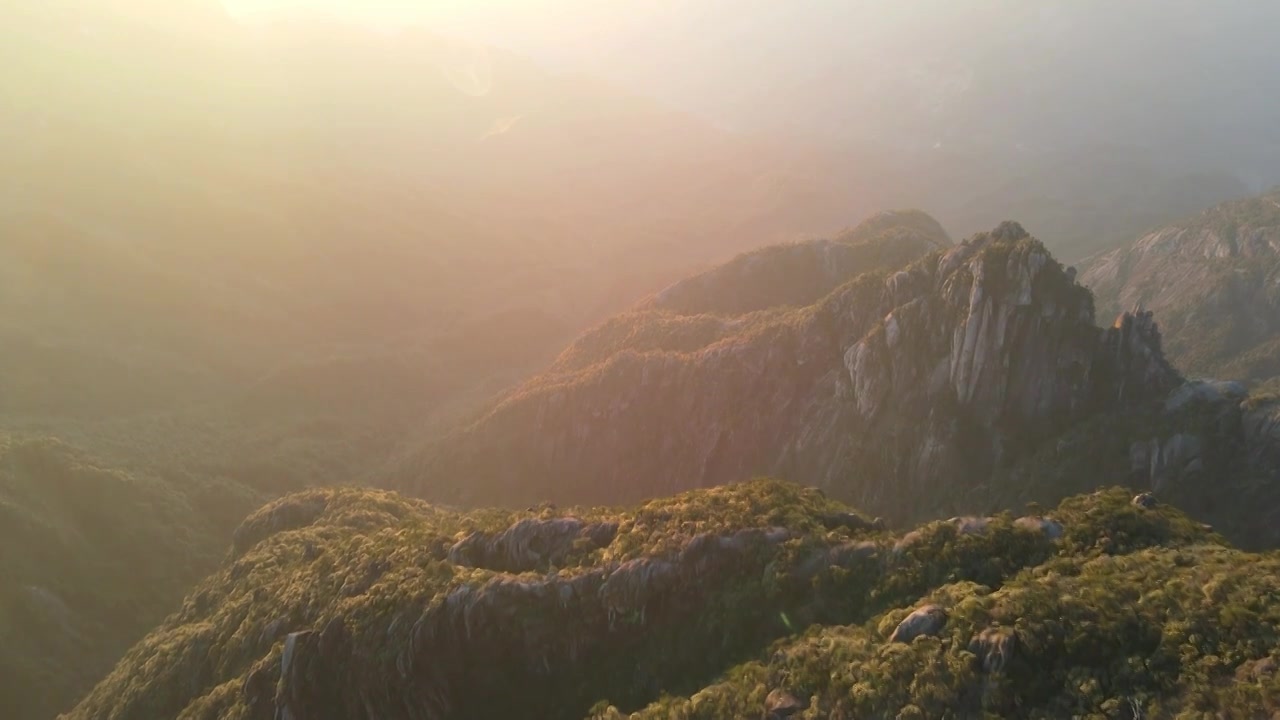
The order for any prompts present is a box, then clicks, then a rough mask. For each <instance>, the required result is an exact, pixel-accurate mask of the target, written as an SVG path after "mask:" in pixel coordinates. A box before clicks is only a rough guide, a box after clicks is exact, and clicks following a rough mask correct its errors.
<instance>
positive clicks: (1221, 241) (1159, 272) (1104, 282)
mask: <svg viewBox="0 0 1280 720" xmlns="http://www.w3.org/2000/svg"><path fill="white" fill-rule="evenodd" d="M1080 277H1081V281H1082V282H1084V283H1085V284H1086V285H1088V286H1089V287H1090V288H1092V289H1093V291H1094V293H1095V294H1096V295H1097V297H1098V301H1099V303H1100V304H1101V305H1103V306H1104V307H1110V308H1115V307H1125V308H1129V307H1134V306H1137V305H1141V306H1143V307H1145V308H1147V309H1149V310H1152V311H1154V312H1155V313H1156V314H1157V316H1158V317H1160V318H1161V326H1162V327H1163V328H1164V336H1165V340H1166V349H1167V351H1168V353H1169V356H1170V358H1171V359H1172V360H1173V361H1174V362H1175V363H1176V364H1177V365H1178V366H1179V367H1180V368H1184V369H1185V370H1186V371H1187V372H1190V373H1195V374H1200V375H1208V376H1212V377H1222V378H1230V379H1233V380H1244V381H1254V382H1265V381H1266V380H1268V379H1270V378H1273V377H1276V376H1278V375H1280V292H1277V290H1276V288H1277V286H1278V284H1280V190H1276V191H1272V192H1270V193H1267V194H1265V195H1261V196H1259V197H1254V198H1248V199H1245V200H1237V201H1233V202H1228V203H1223V204H1221V205H1218V206H1216V207H1213V208H1210V209H1208V210H1205V211H1204V212H1202V213H1200V214H1199V215H1197V216H1195V217H1192V218H1188V219H1186V220H1184V221H1182V222H1179V223H1174V224H1172V225H1168V226H1166V227H1162V228H1160V229H1158V230H1154V231H1152V232H1150V233H1147V234H1146V235H1143V236H1142V237H1141V238H1139V239H1137V240H1135V241H1133V242H1131V243H1129V244H1127V245H1125V246H1123V247H1120V248H1117V249H1115V250H1112V251H1110V252H1107V253H1103V254H1101V255H1098V256H1096V257H1094V258H1091V259H1090V260H1089V261H1088V262H1087V263H1086V264H1085V265H1084V267H1083V271H1082V272H1081V276H1080Z"/></svg>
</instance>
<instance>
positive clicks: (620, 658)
mask: <svg viewBox="0 0 1280 720" xmlns="http://www.w3.org/2000/svg"><path fill="white" fill-rule="evenodd" d="M1131 497H1132V496H1131V494H1130V493H1128V492H1126V491H1124V490H1119V489H1116V490H1106V491H1099V492H1096V493H1093V494H1091V495H1086V496H1080V497H1075V498H1071V499H1068V500H1066V501H1064V502H1063V503H1062V504H1061V505H1060V506H1058V507H1057V508H1056V509H1053V510H1050V511H1048V512H1036V513H1034V514H1031V515H1028V516H1026V517H1022V518H1017V519H1015V516H1013V515H1009V514H1002V515H998V516H995V517H990V518H981V517H970V518H955V519H953V520H951V521H938V522H933V523H929V524H927V525H925V526H922V527H920V528H917V529H915V530H913V531H911V532H909V533H905V534H902V533H898V532H891V531H888V530H884V529H882V527H881V526H880V525H879V524H877V523H873V522H870V521H868V520H866V519H865V517H863V516H861V515H859V514H858V513H857V512H856V511H854V510H852V509H850V508H848V507H846V506H843V505H841V504H839V503H837V502H834V501H832V500H829V499H827V498H825V497H824V496H823V495H822V494H821V493H820V492H818V491H816V490H812V489H802V488H799V487H797V486H793V485H788V484H782V483H777V482H773V481H764V480H760V481H755V482H750V483H744V484H738V485H733V486H728V487H723V488H716V489H711V490H701V491H696V492H691V493H686V494H683V495H679V496H676V497H672V498H665V499H656V500H651V501H648V502H646V503H644V504H643V505H639V506H636V507H632V508H625V509H621V508H620V509H603V508H594V509H592V508H565V509H558V508H555V507H552V506H542V507H540V508H530V509H529V510H528V511H519V512H509V511H473V512H470V513H466V514H460V513H455V512H450V511H446V510H444V509H441V508H437V507H432V506H429V505H426V504H424V503H422V502H419V501H414V500H408V499H405V498H401V497H399V496H396V495H394V494H388V493H381V492H376V491H368V490H363V491H357V490H350V491H331V490H326V491H319V490H316V491H309V492H307V493H304V494H301V495H296V496H291V497H288V498H285V499H283V500H281V501H279V502H277V503H274V504H273V505H271V506H268V507H266V508H264V509H263V510H261V511H259V512H258V513H256V514H254V515H253V516H252V517H251V518H250V519H249V520H247V521H246V522H245V524H244V525H242V526H241V528H240V530H238V531H237V533H236V542H235V547H234V550H233V553H232V555H231V556H229V557H228V558H227V560H226V561H225V563H224V565H223V566H222V568H221V569H220V570H219V571H218V572H217V573H215V574H214V575H212V576H210V577H209V578H208V579H207V580H206V581H205V582H203V583H202V584H201V585H200V586H199V587H198V588H197V589H196V590H195V591H194V592H193V593H192V594H191V595H190V596H189V597H188V599H187V601H186V602H185V603H184V605H183V607H182V609H181V610H180V611H178V612H177V613H176V614H174V615H173V616H171V617H170V618H169V619H168V620H166V621H165V623H164V624H163V625H162V626H161V627H160V628H158V629H157V630H156V631H155V632H153V633H152V634H151V635H150V636H149V637H148V638H147V639H146V640H144V641H143V642H142V643H140V644H139V645H138V646H137V647H136V648H135V649H134V650H133V651H131V652H130V653H129V654H128V655H127V656H126V657H125V659H124V660H123V661H122V662H121V663H120V665H119V666H118V667H117V668H116V670H115V671H114V672H113V673H112V674H111V675H110V676H109V677H108V678H106V679H105V680H104V681H103V682H102V683H101V684H100V685H99V686H98V687H97V689H95V690H94V692H93V693H91V694H90V695H89V697H88V698H87V699H86V700H85V701H84V702H83V703H82V704H81V705H80V706H79V707H78V708H76V709H75V710H74V711H73V712H71V713H70V714H68V715H66V716H64V717H65V718H68V720H88V719H90V718H115V719H118V720H125V719H128V718H138V719H141V718H156V717H177V718H183V719H195V718H215V717H216V718H222V719H224V720H236V719H240V718H245V719H248V718H261V719H263V720H265V719H266V718H271V717H306V718H320V719H323V718H335V719H336V718H373V717H378V718H419V719H422V720H433V719H435V718H446V717H448V718H463V719H465V718H492V717H513V716H520V717H539V718H584V717H588V716H589V717H593V718H617V717H625V716H626V715H625V713H627V712H630V711H633V710H635V711H639V712H640V713H641V714H640V715H639V717H691V718H693V717H696V718H709V719H710V718H724V719H726V720H727V719H728V718H741V717H761V716H765V717H770V718H783V717H788V716H794V715H795V713H796V712H798V711H799V709H800V708H802V707H808V708H809V709H808V710H807V711H806V713H807V714H805V715H804V717H821V718H850V717H894V716H897V717H953V716H954V717H961V716H972V715H974V714H977V713H978V712H979V711H981V710H986V711H988V712H995V713H1001V714H1004V715H1012V716H1018V717H1048V716H1054V717H1057V716H1064V715H1072V714H1086V713H1095V714H1100V715H1115V714H1116V713H1120V712H1129V713H1131V714H1130V715H1127V717H1138V716H1151V717H1163V716H1171V715H1174V714H1177V713H1179V712H1183V711H1187V712H1190V711H1196V712H1218V713H1225V714H1226V715H1227V716H1231V717H1237V716H1246V715H1244V714H1243V713H1246V710H1248V711H1252V710H1256V709H1258V708H1262V707H1267V708H1272V707H1273V706H1274V704H1275V702H1276V699H1277V695H1276V692H1277V690H1278V689H1280V688H1277V686H1276V675H1275V672H1274V670H1275V662H1276V658H1277V655H1278V652H1280V651H1278V649H1277V647H1276V638H1277V623H1280V616H1277V615H1276V608H1277V606H1276V604H1275V603H1274V602H1269V601H1268V600H1267V598H1273V597H1274V596H1275V595H1276V594H1277V593H1280V586H1278V585H1277V578H1280V573H1277V572H1276V570H1277V569H1280V567H1278V566H1277V563H1278V562H1280V561H1278V560H1277V558H1276V557H1275V556H1274V555H1251V554H1248V553H1244V552H1241V551H1239V550H1235V549H1232V548H1230V547H1229V546H1227V545H1225V544H1224V543H1223V541H1222V540H1221V538H1220V537H1218V536H1216V535H1214V534H1212V533H1211V532H1210V531H1209V530H1207V529H1205V528H1204V527H1203V526H1201V525H1198V524H1197V523H1194V522H1192V521H1190V520H1188V519H1187V518H1186V517H1185V516H1184V515H1182V514H1181V513H1179V512H1177V511H1176V510H1174V509H1172V508H1171V507H1170V506H1168V505H1165V504H1161V503H1156V502H1152V501H1150V500H1149V498H1148V497H1147V496H1139V497H1138V498H1135V499H1134V500H1133V501H1132V502H1131V500H1130V498H1131ZM650 703H656V704H655V705H650ZM1268 711H1270V710H1268Z"/></svg>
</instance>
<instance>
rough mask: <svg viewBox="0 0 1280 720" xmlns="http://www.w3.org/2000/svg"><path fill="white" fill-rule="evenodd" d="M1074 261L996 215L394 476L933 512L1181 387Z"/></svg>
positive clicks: (477, 487)
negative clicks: (709, 489)
mask: <svg viewBox="0 0 1280 720" xmlns="http://www.w3.org/2000/svg"><path fill="white" fill-rule="evenodd" d="M1073 275H1074V273H1073V272H1072V271H1069V270H1066V269H1064V268H1062V267H1061V266H1060V265H1059V264H1058V263H1057V262H1055V261H1054V260H1053V259H1052V258H1051V257H1050V255H1049V254H1048V252H1047V251H1046V250H1045V249H1044V247H1043V246H1042V245H1041V244H1040V243H1039V242H1037V241H1035V240H1034V239H1032V238H1030V237H1029V236H1028V235H1027V233H1026V232H1025V231H1024V230H1023V229H1022V228H1021V227H1020V226H1018V225H1017V224H1016V223H1006V224H1004V225H1001V226H1000V227H999V228H997V229H996V230H995V231H993V232H990V233H984V234H981V235H978V236H975V237H973V238H971V239H970V240H968V241H966V242H965V243H963V244H961V245H959V246H956V247H954V248H951V249H949V250H945V251H938V252H935V253H933V254H931V255H929V256H927V257H925V258H923V259H921V260H919V261H917V262H915V263H912V264H911V265H910V266H907V267H905V268H903V269H901V270H898V271H896V272H892V273H887V274H886V273H872V274H864V275H862V276H859V277H858V278H856V279H854V280H852V281H850V282H848V283H847V284H845V285H844V286H842V287H840V288H839V289H837V290H836V291H834V292H832V293H831V294H830V295H828V296H827V297H825V298H824V299H822V300H821V301H819V302H818V303H816V304H814V305H811V306H809V307H806V308H802V309H798V310H791V311H785V312H773V313H771V314H768V315H765V316H759V317H756V318H755V319H754V320H753V321H752V322H751V323H747V324H745V325H744V326H743V327H741V328H734V329H733V331H732V332H722V333H718V334H713V335H711V336H710V337H709V339H708V342H707V343H706V344H705V345H700V346H697V347H694V348H691V349H683V348H682V349H668V348H662V347H658V348H657V349H651V348H640V349H631V348H626V347H623V348H622V349H620V350H619V351H618V352H616V353H614V354H613V355H612V356H610V357H608V359H605V360H603V361H601V362H597V363H595V364H593V365H589V366H587V367H583V368H581V369H579V370H577V371H575V372H560V373H553V374H548V375H546V376H543V377H542V378H537V379H535V380H533V381H531V382H530V383H529V384H527V385H526V386H525V387H523V388H521V389H519V390H517V391H516V392H514V393H512V394H511V395H509V396H507V397H506V398H504V399H503V401H502V402H500V403H499V404H497V405H496V406H495V407H493V408H492V409H491V410H490V411H489V412H488V413H487V414H486V415H485V416H483V417H481V418H480V419H479V420H478V421H477V422H475V423H474V424H473V425H470V426H468V427H466V428H465V429H463V430H461V431H459V432H457V433H456V434H455V435H454V436H453V437H451V438H449V439H448V440H447V441H446V442H444V443H442V444H441V445H440V446H439V447H436V448H433V449H431V450H429V451H427V452H426V453H423V454H422V455H421V456H419V457H417V458H415V459H414V460H413V461H411V462H409V463H407V464H406V465H405V467H404V468H402V475H401V478H402V481H403V482H404V483H405V485H406V486H407V487H410V488H412V489H413V490H414V491H416V492H419V493H422V494H424V495H425V496H427V497H431V498H440V499H444V500H447V501H450V502H460V503H465V504H476V503H484V502H502V503H527V502H536V501H539V500H543V499H554V500H557V501H572V502H601V503H611V502H618V501H625V500H632V499H636V498H640V497H645V496H652V495H654V494H661V493H664V492H672V491H678V490H681V489H687V488H694V487H705V486H711V485H716V484H721V483H724V482H730V481H734V480H737V479H740V478H743V477H750V476H752V475H757V474H769V475H781V476H783V477H787V478H790V479H794V480H797V481H800V482H804V483H811V484H816V485H819V486H821V487H823V488H826V489H828V490H830V491H831V492H833V493H835V494H837V495H838V496H840V497H842V498H846V499H849V500H851V501H854V502H855V503H857V504H859V505H862V506H864V507H867V508H868V509H871V510H873V511H875V512H877V513H882V514H885V515H887V516H890V517H891V518H893V519H897V520H905V519H908V518H910V517H919V516H922V515H928V514H932V513H935V512H938V511H939V510H942V509H944V508H946V509H949V508H951V507H953V506H956V504H957V502H958V501H957V498H958V497H960V496H961V495H963V493H964V492H965V491H966V490H969V489H972V488H974V487H975V486H977V485H978V484H980V483H982V482H984V481H985V479H986V477H987V476H989V475H990V474H991V472H992V471H993V470H994V469H996V468H997V467H999V466H1001V465H1004V464H1008V463H1009V462H1010V461H1011V460H1012V459H1013V458H1014V457H1015V456H1017V455H1018V454H1019V453H1020V452H1022V449H1023V448H1025V447H1029V446H1033V445H1034V443H1036V442H1038V441H1042V440H1044V439H1046V438H1048V437H1050V436H1052V435H1053V434H1054V433H1056V432H1059V431H1061V430H1062V429H1063V428H1065V427H1068V426H1070V425H1071V424H1072V423H1073V422H1077V421H1080V420H1082V419H1085V418H1088V417H1090V416H1092V415H1095V414H1098V413H1104V412H1109V411H1111V410H1114V409H1116V408H1119V407H1125V408H1132V407H1139V406H1141V405H1142V404H1144V403H1151V402H1155V401H1157V400H1159V399H1161V398H1163V397H1164V395H1165V394H1167V392H1168V391H1169V390H1170V389H1172V388H1173V387H1174V386H1175V385H1176V384H1177V383H1178V382H1179V378H1178V376H1177V374H1176V373H1175V372H1174V371H1173V370H1172V368H1170V367H1169V365H1168V364H1167V363H1165V362H1164V360H1163V357H1162V355H1161V351H1160V344H1159V335H1158V333H1157V332H1156V330H1155V327H1154V324H1153V323H1152V321H1151V318H1150V316H1148V315H1145V314H1140V315H1126V316H1123V317H1121V318H1120V319H1119V320H1118V321H1117V323H1116V325H1115V326H1114V327H1112V328H1109V329H1105V330H1101V329H1098V328H1096V327H1095V326H1094V324H1093V321H1094V314H1093V303H1092V298H1091V296H1090V294H1089V293H1088V291H1087V290H1085V289H1084V288H1082V287H1080V286H1079V285H1077V284H1076V283H1075V282H1074V278H1073ZM463 478H465V481H464V482H455V481H454V480H453V479H463ZM855 478H857V479H855Z"/></svg>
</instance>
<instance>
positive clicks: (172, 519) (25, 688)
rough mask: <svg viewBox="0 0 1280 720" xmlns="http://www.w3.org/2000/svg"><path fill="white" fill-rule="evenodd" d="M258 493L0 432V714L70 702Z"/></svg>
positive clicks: (188, 577) (164, 604) (167, 601)
mask: <svg viewBox="0 0 1280 720" xmlns="http://www.w3.org/2000/svg"><path fill="white" fill-rule="evenodd" d="M257 502H260V500H259V499H258V498H257V497H255V496H252V495H243V494H238V493H236V492H233V491H232V490H231V489H230V488H220V487H212V486H211V485H209V484H208V483H198V482H196V481H194V480H190V481H189V482H184V483H183V486H182V488H181V490H179V489H178V486H177V485H175V484H174V483H173V482H171V479H166V478H162V477H159V476H155V475H150V474H146V473H138V472H131V471H125V470H121V469H117V468H113V467H110V466H104V465H103V464H102V463H100V462H99V461H97V460H95V459H94V458H92V457H89V456H86V455H85V454H84V453H81V452H79V451H77V450H75V449H73V448H71V447H70V446H67V445H65V444H63V443H60V442H57V441H53V440H43V439H10V438H7V437H4V436H3V435H0V708H3V711H2V712H0V715H3V716H4V717H6V718H13V719H14V720H41V719H42V718H50V717H53V716H54V715H55V714H56V713H58V712H60V711H64V710H67V709H68V708H70V707H71V706H72V705H73V704H74V703H75V702H76V700H78V699H79V698H80V697H82V696H83V695H84V693H85V692H87V691H88V690H89V689H90V688H91V687H92V686H93V684H94V683H95V682H97V681H98V680H100V679H101V678H102V676H103V675H104V674H105V673H106V672H107V671H108V670H110V669H111V667H112V665H113V664H114V663H115V662H116V661H117V660H118V659H119V657H120V655H121V654H122V653H123V652H124V651H125V650H126V649H127V648H128V647H129V646H130V645H132V644H133V643H135V642H137V641H138V640H139V639H140V638H141V637H142V636H143V635H144V634H145V633H146V632H147V631H148V630H150V629H151V628H153V627H155V625H156V624H157V623H159V622H160V621H161V620H162V619H163V618H164V616H165V615H166V614H167V613H169V612H170V611H172V610H173V609H174V608H176V607H178V605H179V604H180V602H181V600H182V597H183V595H184V594H186V592H187V591H188V590H189V589H190V588H191V586H192V585H193V584H195V582H196V581H197V580H198V579H199V578H200V577H202V576H204V575H205V574H207V573H208V572H210V571H211V570H213V569H214V568H216V566H217V562H218V558H219V556H220V555H221V553H222V552H223V547H224V545H225V538H226V536H227V533H228V532H229V530H230V527H234V523H235V522H236V520H235V518H238V517H240V516H242V514H243V513H244V512H246V511H247V510H248V508H251V507H252V506H253V505H254V504H255V503H257Z"/></svg>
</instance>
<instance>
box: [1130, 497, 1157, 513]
mask: <svg viewBox="0 0 1280 720" xmlns="http://www.w3.org/2000/svg"><path fill="white" fill-rule="evenodd" d="M1133 504H1134V505H1135V506H1136V507H1140V508H1144V509H1147V510H1150V509H1152V508H1154V507H1155V506H1157V505H1159V504H1160V501H1159V500H1156V496H1155V495H1152V494H1151V493H1139V494H1138V495H1134V496H1133Z"/></svg>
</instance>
